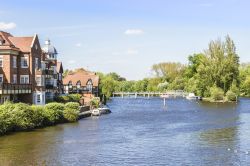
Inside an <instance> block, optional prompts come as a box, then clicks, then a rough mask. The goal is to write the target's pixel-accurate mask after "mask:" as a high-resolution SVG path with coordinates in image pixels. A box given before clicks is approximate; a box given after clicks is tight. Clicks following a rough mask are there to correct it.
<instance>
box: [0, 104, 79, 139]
mask: <svg viewBox="0 0 250 166" xmlns="http://www.w3.org/2000/svg"><path fill="white" fill-rule="evenodd" d="M79 113H80V111H79V104H78V103H76V102H68V103H66V104H62V103H49V104H46V105H45V106H37V105H28V104H24V103H11V102H6V103H4V104H3V105H0V135H4V134H7V133H10V132H17V131H29V130H33V129H35V128H42V127H47V126H53V125H56V124H60V123H69V122H76V121H78V119H79Z"/></svg>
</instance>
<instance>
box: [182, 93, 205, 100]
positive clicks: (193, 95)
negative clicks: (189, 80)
mask: <svg viewBox="0 0 250 166" xmlns="http://www.w3.org/2000/svg"><path fill="white" fill-rule="evenodd" d="M186 99H188V100H201V99H202V98H201V97H200V96H195V94H194V93H189V94H188V96H187V97H186Z"/></svg>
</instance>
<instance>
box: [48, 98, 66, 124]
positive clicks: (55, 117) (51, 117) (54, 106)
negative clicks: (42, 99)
mask: <svg viewBox="0 0 250 166" xmlns="http://www.w3.org/2000/svg"><path fill="white" fill-rule="evenodd" d="M63 111H64V104H62V103H49V104H47V105H46V106H45V110H44V115H45V117H46V119H47V122H48V124H50V125H51V124H55V123H60V122H62V121H63Z"/></svg>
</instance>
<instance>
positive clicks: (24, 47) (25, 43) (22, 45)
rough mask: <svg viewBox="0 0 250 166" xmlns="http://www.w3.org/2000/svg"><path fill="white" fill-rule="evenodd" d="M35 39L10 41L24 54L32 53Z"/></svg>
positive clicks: (26, 38) (15, 38)
mask: <svg viewBox="0 0 250 166" xmlns="http://www.w3.org/2000/svg"><path fill="white" fill-rule="evenodd" d="M33 39H34V37H9V40H10V41H11V42H12V43H13V45H15V47H18V48H19V49H20V50H21V51H22V52H30V49H31V47H32V43H33Z"/></svg>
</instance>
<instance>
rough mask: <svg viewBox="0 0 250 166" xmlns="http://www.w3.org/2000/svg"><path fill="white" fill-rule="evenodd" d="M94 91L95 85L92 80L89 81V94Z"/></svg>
mask: <svg viewBox="0 0 250 166" xmlns="http://www.w3.org/2000/svg"><path fill="white" fill-rule="evenodd" d="M92 89H93V83H92V80H91V79H90V80H88V82H87V90H88V91H89V92H92Z"/></svg>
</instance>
